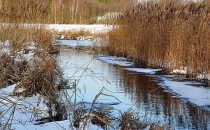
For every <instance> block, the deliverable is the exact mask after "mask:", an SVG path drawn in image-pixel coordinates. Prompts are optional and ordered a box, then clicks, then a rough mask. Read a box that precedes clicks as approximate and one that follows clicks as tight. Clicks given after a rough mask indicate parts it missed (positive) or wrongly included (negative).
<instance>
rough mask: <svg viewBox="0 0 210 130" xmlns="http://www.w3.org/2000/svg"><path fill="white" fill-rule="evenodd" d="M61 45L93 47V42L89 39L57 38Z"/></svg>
mask: <svg viewBox="0 0 210 130" xmlns="http://www.w3.org/2000/svg"><path fill="white" fill-rule="evenodd" d="M56 42H58V43H59V44H60V45H65V46H70V47H73V48H74V47H80V46H83V47H92V46H94V45H93V42H91V41H89V40H56Z"/></svg>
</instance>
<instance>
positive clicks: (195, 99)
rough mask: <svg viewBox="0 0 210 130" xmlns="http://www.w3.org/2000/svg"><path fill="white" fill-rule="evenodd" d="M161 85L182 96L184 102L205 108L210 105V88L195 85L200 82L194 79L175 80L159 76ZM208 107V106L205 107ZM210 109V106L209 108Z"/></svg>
mask: <svg viewBox="0 0 210 130" xmlns="http://www.w3.org/2000/svg"><path fill="white" fill-rule="evenodd" d="M158 79H159V81H161V82H160V83H159V85H160V86H162V87H163V88H165V90H166V92H169V93H172V94H173V95H174V97H176V98H181V99H182V100H183V101H184V102H186V103H189V104H191V105H193V106H196V107H199V108H201V109H202V108H203V107H205V106H208V105H210V88H206V87H203V86H202V84H200V86H199V87H198V86H193V84H197V85H199V83H196V82H192V81H182V82H178V81H173V80H172V79H170V78H166V77H161V76H158ZM205 109H207V108H205ZM208 111H210V107H209V108H208Z"/></svg>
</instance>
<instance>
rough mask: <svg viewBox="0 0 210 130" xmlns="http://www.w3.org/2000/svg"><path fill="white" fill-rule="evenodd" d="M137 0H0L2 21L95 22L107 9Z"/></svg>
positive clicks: (124, 8)
mask: <svg viewBox="0 0 210 130" xmlns="http://www.w3.org/2000/svg"><path fill="white" fill-rule="evenodd" d="M134 4H135V0H0V17H1V22H11V23H17V22H27V23H60V24H61V23H81V24H84V23H94V22H95V21H96V18H97V17H98V16H101V15H104V14H105V13H107V12H119V11H124V10H126V9H128V8H129V7H131V6H134Z"/></svg>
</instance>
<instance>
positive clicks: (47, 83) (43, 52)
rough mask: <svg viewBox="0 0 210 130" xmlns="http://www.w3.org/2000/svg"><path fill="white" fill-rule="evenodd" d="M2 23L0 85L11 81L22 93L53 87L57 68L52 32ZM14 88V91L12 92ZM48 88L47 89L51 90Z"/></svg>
mask: <svg viewBox="0 0 210 130" xmlns="http://www.w3.org/2000/svg"><path fill="white" fill-rule="evenodd" d="M27 26H28V27H26V26H24V25H20V24H18V25H14V24H12V25H10V24H8V25H7V24H4V25H2V26H1V30H0V41H2V43H1V46H0V48H1V49H2V50H1V51H2V53H1V62H0V73H1V76H0V82H1V86H0V87H5V86H6V85H10V84H15V83H18V84H17V85H16V88H15V90H14V93H17V92H18V89H20V88H21V89H23V90H24V91H22V92H21V93H24V95H25V96H29V95H32V94H36V93H40V94H42V95H47V94H48V93H50V91H49V90H52V91H53V92H54V90H56V86H55V84H56V83H57V82H59V81H58V80H59V76H60V74H61V73H60V71H59V67H58V65H57V62H56V60H55V56H53V55H52V51H54V48H53V46H52V39H53V37H52V34H50V33H49V32H48V31H47V30H45V29H44V28H40V27H38V26H30V25H27ZM16 91H17V92H16ZM53 92H51V93H53Z"/></svg>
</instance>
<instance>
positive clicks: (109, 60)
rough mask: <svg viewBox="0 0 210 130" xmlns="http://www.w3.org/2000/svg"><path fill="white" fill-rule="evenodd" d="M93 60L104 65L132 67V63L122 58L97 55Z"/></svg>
mask: <svg viewBox="0 0 210 130" xmlns="http://www.w3.org/2000/svg"><path fill="white" fill-rule="evenodd" d="M95 59H96V60H99V61H101V62H104V63H108V64H114V65H120V66H133V65H134V62H132V61H128V60H127V59H126V58H124V57H116V56H104V55H98V56H96V57H95Z"/></svg>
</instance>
